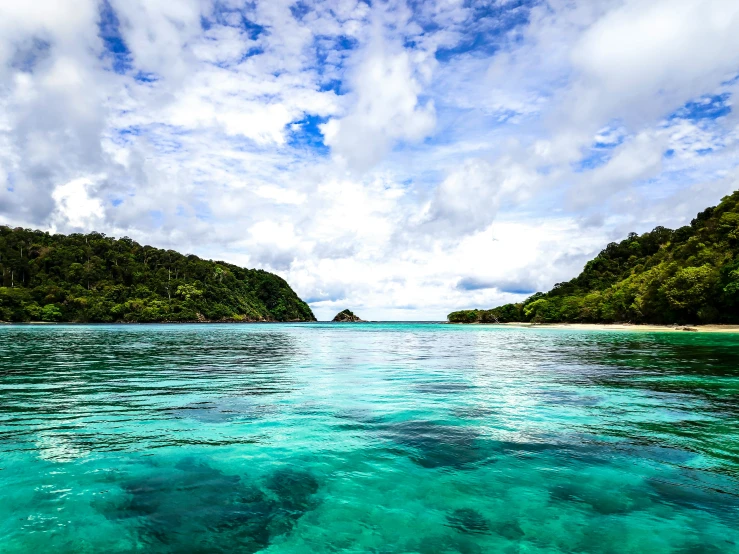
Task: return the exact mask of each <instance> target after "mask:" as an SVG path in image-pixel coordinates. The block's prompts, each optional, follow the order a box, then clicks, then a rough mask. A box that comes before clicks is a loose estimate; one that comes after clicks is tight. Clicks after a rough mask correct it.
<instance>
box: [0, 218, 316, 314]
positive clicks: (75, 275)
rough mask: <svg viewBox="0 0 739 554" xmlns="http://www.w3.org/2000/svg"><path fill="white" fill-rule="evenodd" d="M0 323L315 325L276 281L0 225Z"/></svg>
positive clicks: (129, 243)
mask: <svg viewBox="0 0 739 554" xmlns="http://www.w3.org/2000/svg"><path fill="white" fill-rule="evenodd" d="M0 274H2V277H1V279H2V281H1V282H0V320H1V321H49V322H52V321H80V322H101V323H103V322H104V323H107V322H116V321H131V322H155V321H315V317H314V316H313V312H312V311H311V309H310V308H309V307H308V305H307V304H306V303H305V302H303V301H302V300H301V299H300V298H298V296H297V295H296V294H295V292H294V291H293V290H292V289H291V288H290V286H289V285H288V284H287V283H286V282H285V281H284V280H283V279H282V278H280V277H278V276H277V275H273V274H272V273H268V272H266V271H263V270H256V269H244V268H241V267H238V266H235V265H232V264H227V263H225V262H215V261H209V260H203V259H201V258H198V257H197V256H192V255H190V256H185V255H182V254H179V253H178V252H175V251H173V250H162V249H159V248H153V247H151V246H142V245H140V244H138V243H136V242H134V241H133V240H131V239H130V238H127V237H124V238H122V239H117V240H116V239H113V238H110V237H106V236H105V235H103V234H100V233H90V234H88V235H83V234H73V235H69V236H65V235H50V234H48V233H44V232H42V231H33V230H27V229H20V228H18V229H10V228H9V227H3V226H0Z"/></svg>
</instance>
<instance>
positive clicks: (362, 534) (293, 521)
mask: <svg viewBox="0 0 739 554" xmlns="http://www.w3.org/2000/svg"><path fill="white" fill-rule="evenodd" d="M737 421H739V335H734V334H703V333H684V334H680V333H674V332H673V333H641V332H606V331H582V330H567V329H520V328H518V329H516V328H508V327H501V326H484V325H481V326H473V327H463V326H453V325H444V324H429V323H362V324H321V323H315V324H268V325H225V324H224V325H220V324H209V325H48V326H22V325H7V326H3V327H0V468H2V469H1V470H0V491H2V493H1V497H0V498H1V499H2V502H0V552H3V553H6V552H7V553H26V552H59V553H67V552H69V553H72V552H114V553H115V552H121V553H123V552H155V553H156V552H193V553H194V552H246V553H249V552H270V553H287V552H291V553H294V552H306V553H308V552H316V553H322V552H376V553H391V552H392V553H394V552H418V553H447V552H460V553H483V552H485V553H487V552H505V553H523V552H526V553H533V552H536V553H564V552H586V553H590V552H592V553H631V552H633V553H637V552H639V553H641V552H650V553H673V552H675V553H685V554H688V553H695V554H698V553H719V552H720V553H726V552H729V553H731V552H739V524H738V523H737V522H739V481H738V479H739V424H738V423H737Z"/></svg>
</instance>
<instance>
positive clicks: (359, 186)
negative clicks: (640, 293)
mask: <svg viewBox="0 0 739 554" xmlns="http://www.w3.org/2000/svg"><path fill="white" fill-rule="evenodd" d="M738 91H739V2H737V1H736V0H581V1H578V0H567V1H565V0H549V1H544V0H531V1H529V0H490V1H488V0H480V1H464V0H387V1H380V0H360V1H355V0H325V1H313V0H309V1H303V0H300V1H298V2H294V1H288V0H265V1H261V0H252V1H237V0H224V1H218V2H212V1H206V0H177V1H173V0H104V1H102V2H101V1H98V0H34V1H33V2H19V1H17V0H0V224H5V225H11V226H23V227H27V228H36V229H43V230H48V231H51V232H57V233H73V232H89V231H98V232H102V233H105V234H106V235H108V236H114V237H122V236H128V237H131V238H133V239H134V240H136V241H138V242H140V243H142V244H150V245H152V246H156V247H160V248H172V249H175V250H178V251H180V252H183V253H192V254H197V255H199V256H202V257H205V258H211V259H218V260H225V261H227V262H230V263H235V264H239V265H242V266H246V267H258V268H263V269H266V270H268V271H272V272H275V273H277V274H279V275H280V276H282V277H284V278H285V279H286V280H287V281H288V282H289V283H290V285H291V286H292V287H293V289H295V291H296V292H297V293H298V294H299V295H300V296H301V297H302V298H303V299H304V300H306V301H307V302H309V304H310V306H311V308H312V309H313V311H314V313H315V314H316V316H317V317H318V319H319V320H325V319H331V318H332V317H333V316H334V315H335V314H336V312H338V311H340V310H342V309H344V308H350V309H352V310H353V311H354V312H356V313H357V314H359V315H360V316H361V317H363V318H364V319H374V320H443V319H445V318H446V315H447V314H448V313H449V312H450V311H453V310H456V309H465V308H474V307H480V308H490V307H493V306H497V305H500V304H503V303H506V302H511V301H520V300H522V299H524V298H526V297H527V296H529V295H530V294H532V293H533V292H535V291H539V290H542V291H545V290H548V289H549V288H550V287H551V286H552V285H553V284H554V283H557V282H560V281H565V280H568V279H570V278H572V277H574V276H576V275H577V274H578V273H579V272H580V271H581V269H582V267H583V266H584V264H585V262H586V261H587V260H588V259H590V258H592V257H593V256H594V255H596V254H597V253H598V252H599V251H600V250H601V249H602V248H603V247H605V245H606V244H607V243H609V242H611V241H618V240H621V239H623V238H625V237H626V235H628V233H629V232H632V231H634V232H637V233H643V232H645V231H649V230H651V229H652V228H654V227H655V226H657V225H662V226H665V227H671V228H676V227H679V226H681V225H685V224H687V223H689V222H690V220H691V219H692V218H693V217H694V216H695V214H696V213H697V212H699V211H701V210H703V209H704V208H705V207H707V206H710V205H715V204H716V203H718V202H719V201H720V199H721V198H722V197H723V196H725V195H726V194H728V193H730V192H732V191H734V190H736V189H739V155H738V151H737V146H739V119H738V118H737V111H736V110H734V106H733V104H734V99H735V97H736V94H737V92H738Z"/></svg>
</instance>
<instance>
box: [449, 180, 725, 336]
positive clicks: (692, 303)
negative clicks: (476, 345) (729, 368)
mask: <svg viewBox="0 0 739 554" xmlns="http://www.w3.org/2000/svg"><path fill="white" fill-rule="evenodd" d="M448 319H449V321H450V322H453V323H478V322H479V323H493V322H495V321H496V320H497V321H499V322H501V323H504V322H516V321H521V322H523V321H530V322H536V323H556V322H582V323H611V322H616V321H621V322H633V323H663V324H671V323H693V322H701V323H739V191H736V192H734V193H733V194H731V195H729V196H727V197H725V198H723V199H722V201H721V203H720V204H719V205H718V206H716V207H712V208H708V209H706V210H704V211H702V212H701V213H699V214H698V215H697V216H696V217H695V219H693V220H692V222H691V223H690V225H686V226H684V227H681V228H679V229H677V230H674V231H673V230H671V229H666V228H664V227H657V228H655V229H654V230H653V231H651V232H649V233H644V234H643V235H638V234H636V233H631V234H629V236H628V237H627V238H626V239H625V240H623V241H621V242H619V243H615V242H613V243H611V244H609V245H608V246H606V248H605V249H603V250H602V251H601V252H600V254H598V255H597V256H596V257H595V258H594V259H592V260H590V261H589V262H588V263H587V264H586V265H585V268H584V269H583V271H582V273H580V275H578V276H577V277H575V278H574V279H572V280H571V281H567V282H565V283H557V284H556V285H554V288H553V289H552V290H551V291H549V292H547V293H541V292H538V293H536V294H534V295H533V296H531V297H529V298H528V299H526V300H525V301H524V302H522V303H519V304H506V305H504V306H500V307H498V308H493V309H491V310H463V311H458V312H453V313H451V314H449V316H448Z"/></svg>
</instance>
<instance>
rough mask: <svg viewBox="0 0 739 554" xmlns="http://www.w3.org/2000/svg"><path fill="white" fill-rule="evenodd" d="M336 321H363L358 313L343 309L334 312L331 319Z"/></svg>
mask: <svg viewBox="0 0 739 554" xmlns="http://www.w3.org/2000/svg"><path fill="white" fill-rule="evenodd" d="M332 321H334V322H336V323H346V322H352V323H358V322H362V321H364V320H363V319H362V318H360V317H359V316H358V315H355V314H354V312H352V311H351V310H343V311H341V312H339V313H338V314H336V316H335V317H334V319H333V320H332Z"/></svg>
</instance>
